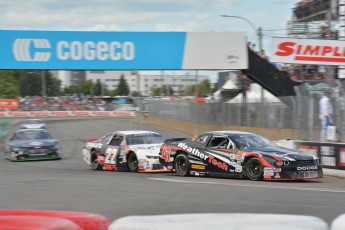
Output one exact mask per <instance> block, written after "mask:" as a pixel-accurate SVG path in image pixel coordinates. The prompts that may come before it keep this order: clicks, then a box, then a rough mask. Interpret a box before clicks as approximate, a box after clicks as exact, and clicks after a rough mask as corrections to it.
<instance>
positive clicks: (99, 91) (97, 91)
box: [94, 79, 102, 96]
mask: <svg viewBox="0 0 345 230" xmlns="http://www.w3.org/2000/svg"><path fill="white" fill-rule="evenodd" d="M94 93H95V96H101V94H102V84H101V80H99V79H97V81H96V84H95V88H94Z"/></svg>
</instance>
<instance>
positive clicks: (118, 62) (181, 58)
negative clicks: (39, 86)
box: [0, 30, 248, 70]
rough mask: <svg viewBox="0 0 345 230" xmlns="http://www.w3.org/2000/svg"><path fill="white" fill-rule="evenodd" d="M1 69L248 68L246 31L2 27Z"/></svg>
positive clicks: (0, 43) (0, 33) (0, 41)
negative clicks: (38, 29) (60, 29)
mask: <svg viewBox="0 0 345 230" xmlns="http://www.w3.org/2000/svg"><path fill="white" fill-rule="evenodd" d="M0 51H1V55H0V69H47V70H54V69H63V70H73V69H77V70H80V69H85V70H188V69H191V70H192V69H195V70H213V69H214V70H217V69H218V70H221V69H224V70H227V69H247V68H248V53H247V46H246V37H245V33H244V32H194V33H193V32H191V33H189V32H84V31H78V32H75V31H74V32H72V31H71V32H69V31H20V30H19V31H14V30H1V31H0Z"/></svg>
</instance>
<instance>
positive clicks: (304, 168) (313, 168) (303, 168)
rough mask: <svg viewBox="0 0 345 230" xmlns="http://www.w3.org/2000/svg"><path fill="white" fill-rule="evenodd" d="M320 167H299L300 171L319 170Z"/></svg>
mask: <svg viewBox="0 0 345 230" xmlns="http://www.w3.org/2000/svg"><path fill="white" fill-rule="evenodd" d="M318 168H319V167H318V166H316V165H315V166H301V167H297V170H298V171H308V170H317V169H318Z"/></svg>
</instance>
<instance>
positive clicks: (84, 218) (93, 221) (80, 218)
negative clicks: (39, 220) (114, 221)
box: [0, 209, 110, 230]
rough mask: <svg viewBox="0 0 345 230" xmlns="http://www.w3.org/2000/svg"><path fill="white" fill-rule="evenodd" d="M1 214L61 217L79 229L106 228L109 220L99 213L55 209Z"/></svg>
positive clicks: (3, 213) (101, 229) (0, 211)
mask: <svg viewBox="0 0 345 230" xmlns="http://www.w3.org/2000/svg"><path fill="white" fill-rule="evenodd" d="M3 216H21V217H23V216H35V217H56V218H62V219H66V220H69V221H72V222H73V223H75V224H77V225H78V226H79V227H80V229H81V230H107V229H108V226H109V224H110V221H109V220H108V219H107V218H106V217H104V216H101V215H98V214H94V213H87V212H71V211H55V210H16V209H13V210H11V209H4V210H0V217H3Z"/></svg>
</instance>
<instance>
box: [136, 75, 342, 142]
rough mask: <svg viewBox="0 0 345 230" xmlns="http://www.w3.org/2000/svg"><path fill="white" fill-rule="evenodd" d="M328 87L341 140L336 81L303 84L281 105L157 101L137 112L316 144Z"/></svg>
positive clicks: (339, 83)
mask: <svg viewBox="0 0 345 230" xmlns="http://www.w3.org/2000/svg"><path fill="white" fill-rule="evenodd" d="M329 87H331V88H332V89H333V90H334V93H333V94H332V97H331V102H332V105H333V110H334V118H335V124H336V126H337V130H338V132H339V139H340V140H341V139H342V136H344V135H345V134H343V133H344V131H345V130H344V125H345V119H344V114H345V110H344V108H345V83H344V82H342V81H339V80H336V81H328V82H326V83H325V82H323V83H320V82H319V83H317V84H310V83H304V84H302V85H300V86H298V87H296V89H295V90H296V96H295V97H284V98H279V99H280V100H281V102H271V101H269V100H267V99H263V100H262V101H260V102H255V103H251V102H247V101H246V100H243V101H242V102H241V103H224V102H213V103H205V104H197V103H195V102H194V101H193V100H182V99H180V100H174V101H170V100H163V99H160V98H158V99H151V100H148V101H147V102H145V104H143V106H142V107H141V110H145V111H148V112H149V114H150V115H152V116H158V117H163V118H167V119H174V120H182V121H187V122H192V123H196V124H213V125H226V126H248V127H258V128H282V129H295V130H296V131H297V132H296V133H297V138H298V139H299V140H305V141H319V140H320V130H321V122H320V119H319V100H320V99H321V97H322V94H323V91H324V89H325V88H329ZM341 134H342V135H341Z"/></svg>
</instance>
